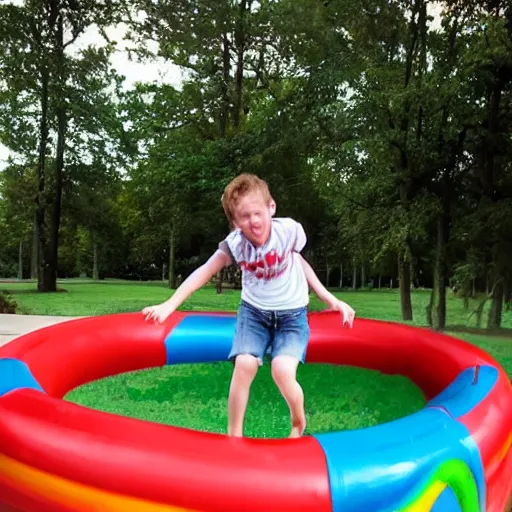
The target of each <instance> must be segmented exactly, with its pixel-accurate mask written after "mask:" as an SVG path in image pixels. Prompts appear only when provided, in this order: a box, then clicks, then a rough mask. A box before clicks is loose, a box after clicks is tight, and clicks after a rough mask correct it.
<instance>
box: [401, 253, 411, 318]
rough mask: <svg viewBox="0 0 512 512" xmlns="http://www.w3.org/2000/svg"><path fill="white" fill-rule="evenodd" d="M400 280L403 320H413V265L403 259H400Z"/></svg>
mask: <svg viewBox="0 0 512 512" xmlns="http://www.w3.org/2000/svg"><path fill="white" fill-rule="evenodd" d="M398 279H399V286H400V307H401V309H402V320H406V321H407V320H412V302H411V263H410V262H409V261H408V260H406V259H405V258H403V257H399V259H398Z"/></svg>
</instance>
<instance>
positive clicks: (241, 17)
mask: <svg viewBox="0 0 512 512" xmlns="http://www.w3.org/2000/svg"><path fill="white" fill-rule="evenodd" d="M238 7H239V14H238V20H237V26H236V30H235V37H234V39H235V47H236V59H237V62H236V74H235V97H234V99H233V127H234V128H235V130H236V131H238V129H239V127H240V117H241V114H242V94H243V79H244V52H245V39H246V35H245V32H246V15H247V0H242V1H241V2H240V4H239V6H238Z"/></svg>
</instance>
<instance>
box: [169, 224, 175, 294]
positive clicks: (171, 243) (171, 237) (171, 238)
mask: <svg viewBox="0 0 512 512" xmlns="http://www.w3.org/2000/svg"><path fill="white" fill-rule="evenodd" d="M175 256H176V237H175V235H174V228H171V230H170V234H169V288H174V287H175V285H176V277H175Z"/></svg>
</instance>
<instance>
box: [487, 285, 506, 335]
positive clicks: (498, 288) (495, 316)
mask: <svg viewBox="0 0 512 512" xmlns="http://www.w3.org/2000/svg"><path fill="white" fill-rule="evenodd" d="M504 291H505V290H504V283H503V278H502V277H498V278H497V280H496V282H495V283H494V286H493V289H492V296H491V309H490V310H489V318H488V321H487V328H488V329H498V328H499V327H501V314H502V312H503V296H504Z"/></svg>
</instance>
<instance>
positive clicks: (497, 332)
mask: <svg viewBox="0 0 512 512" xmlns="http://www.w3.org/2000/svg"><path fill="white" fill-rule="evenodd" d="M445 331H446V332H452V333H462V334H477V335H479V336H492V337H495V338H504V339H507V340H509V341H512V329H510V328H505V327H500V328H497V329H487V328H483V327H475V326H469V325H447V326H446V328H445Z"/></svg>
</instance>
